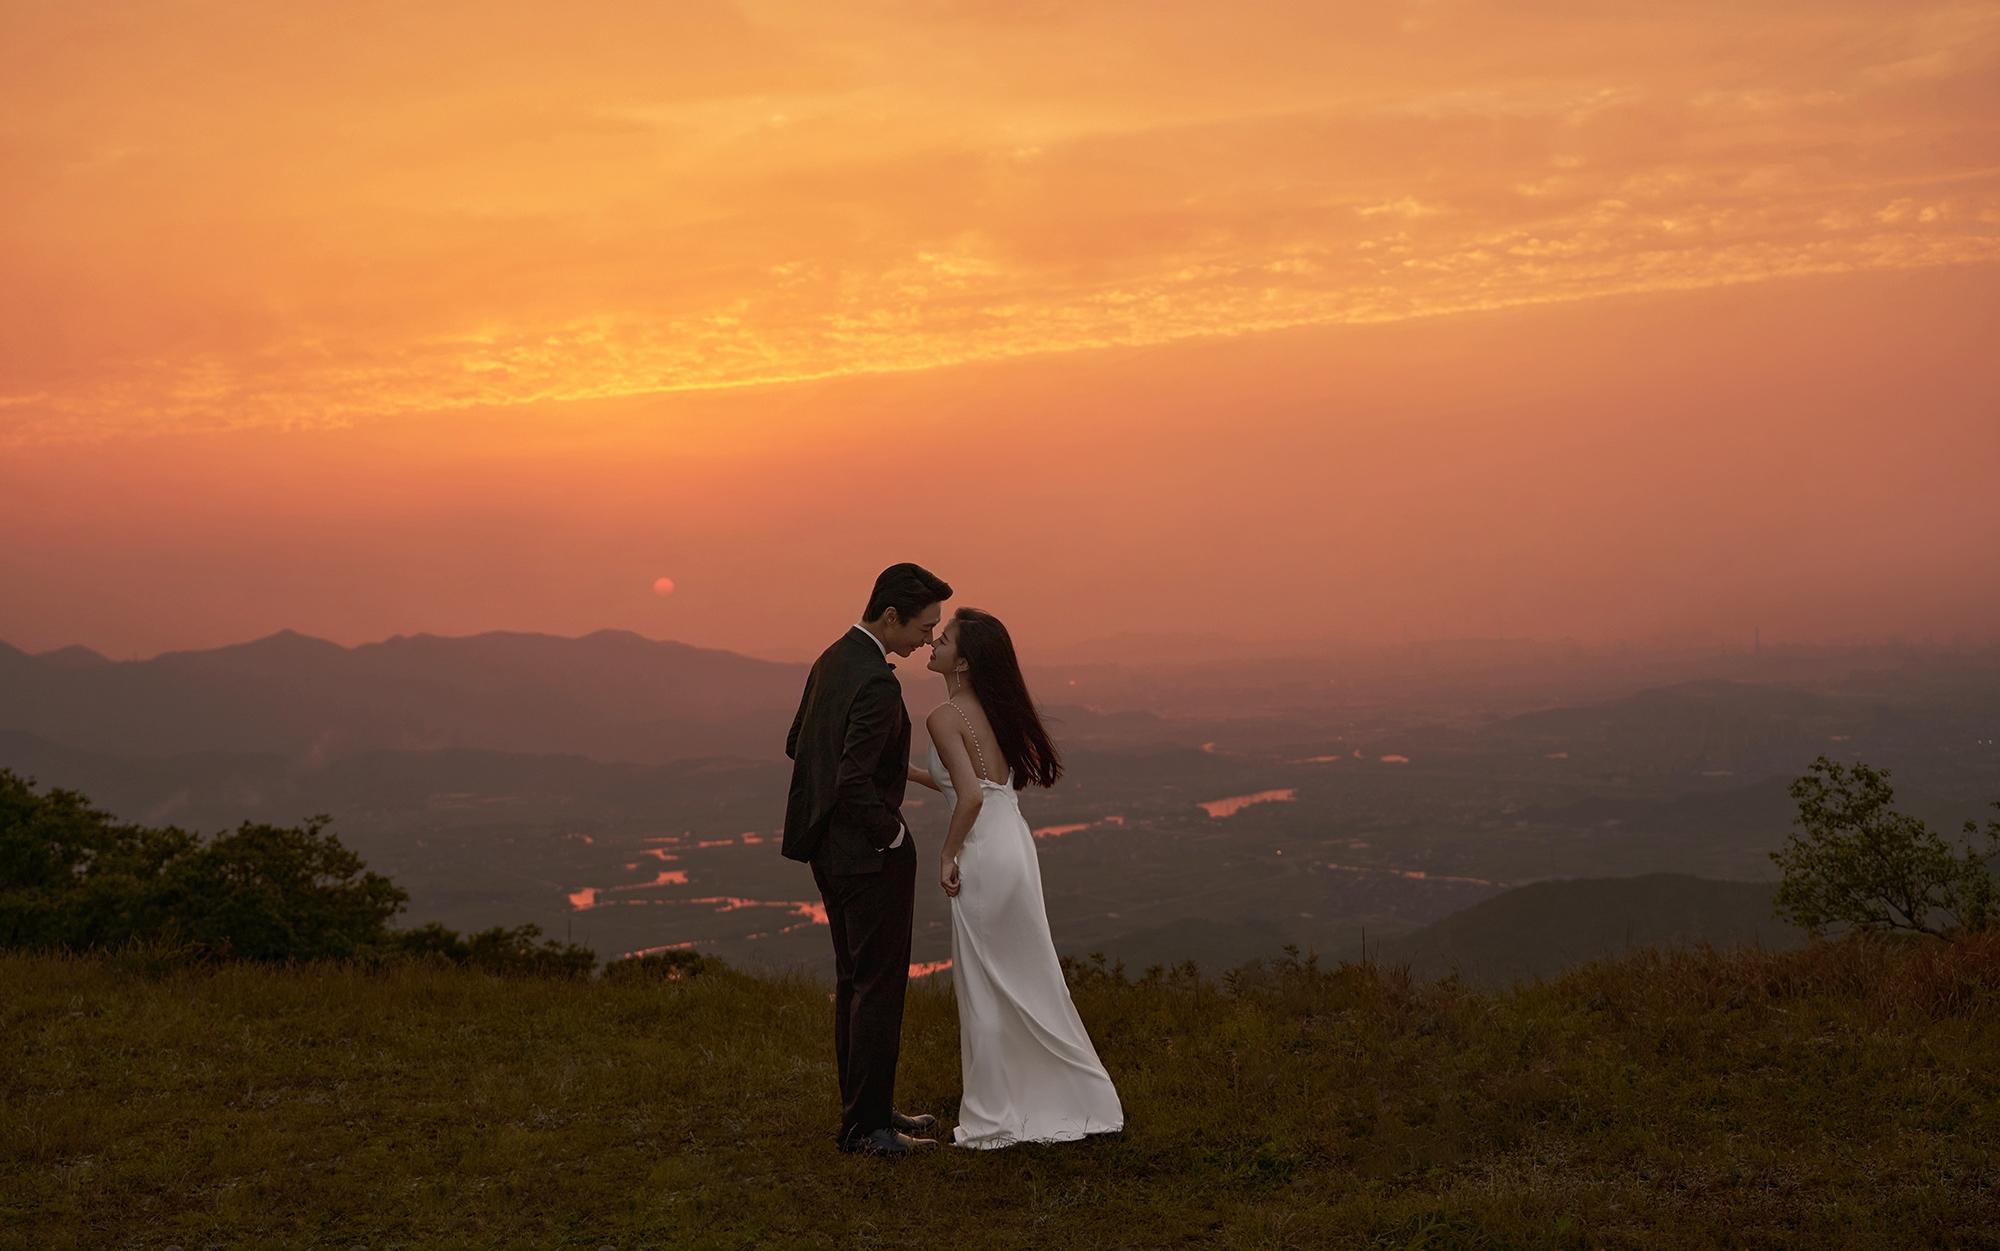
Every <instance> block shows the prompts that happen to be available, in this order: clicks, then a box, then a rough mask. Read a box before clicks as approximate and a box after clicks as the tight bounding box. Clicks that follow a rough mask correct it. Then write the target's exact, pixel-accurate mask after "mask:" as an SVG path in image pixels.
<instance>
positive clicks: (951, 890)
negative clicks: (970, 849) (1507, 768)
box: [938, 856, 958, 899]
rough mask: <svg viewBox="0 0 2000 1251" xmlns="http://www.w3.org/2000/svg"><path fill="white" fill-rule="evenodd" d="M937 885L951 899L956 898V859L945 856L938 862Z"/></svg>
mask: <svg viewBox="0 0 2000 1251" xmlns="http://www.w3.org/2000/svg"><path fill="white" fill-rule="evenodd" d="M938 885H939V886H942V887H944V893H945V894H947V895H950V896H951V897H952V898H953V899H956V898H958V861H956V860H953V859H952V858H951V857H950V856H946V857H945V858H944V859H943V860H940V861H939V862H938Z"/></svg>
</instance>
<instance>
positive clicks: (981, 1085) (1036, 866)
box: [910, 608, 1125, 1148]
mask: <svg viewBox="0 0 2000 1251" xmlns="http://www.w3.org/2000/svg"><path fill="white" fill-rule="evenodd" d="M928 667H929V668H930V669H932V670H933V671H935V672H937V673H939V674H942V675H943V677H944V679H945V685H946V688H947V689H948V691H949V692H950V695H951V698H950V699H949V700H947V701H946V702H945V703H942V704H939V705H938V706H937V708H936V709H934V710H933V711H932V712H931V714H930V717H929V719H928V720H927V721H926V723H925V724H926V725H927V727H928V728H929V730H930V735H931V752H930V762H929V763H930V767H929V768H928V769H927V770H919V769H916V768H914V767H912V769H911V770H910V780H911V781H914V782H918V783H921V784H922V785H925V786H929V787H931V788H932V789H934V790H937V791H939V792H941V793H943V795H944V796H945V798H946V799H947V800H948V801H949V802H950V805H951V810H952V811H951V826H950V829H949V831H948V832H947V833H946V836H945V842H944V851H943V857H942V860H941V862H940V864H939V872H938V884H939V885H940V886H942V887H943V888H944V892H945V894H947V895H949V896H950V897H951V957H952V963H951V977H952V985H953V987H954V989H955V990H956V991H957V994H958V1047H959V1064H960V1068H961V1070H962V1076H963V1079H964V1084H965V1093H964V1096H963V1097H962V1098H961V1099H960V1101H959V1110H958V1127H957V1128H956V1129H954V1130H953V1131H952V1139H953V1141H954V1142H955V1143H956V1144H957V1145H958V1146H961V1147H975V1148H993V1147H1007V1146H1012V1145H1013V1144H1015V1143H1017V1142H1069V1141H1073V1140H1075V1139H1079V1138H1082V1137H1084V1136H1085V1135H1086V1134H1101V1133H1109V1132H1111V1131H1114V1130H1118V1129H1122V1128H1123V1127H1124V1125H1125V1110H1124V1108H1123V1107H1122V1106H1120V1104H1119V1102H1118V1091H1117V1089H1116V1088H1114V1087H1113V1086H1112V1084H1111V1078H1110V1077H1109V1076H1108V1075H1107V1074H1106V1073H1105V1071H1104V1065H1103V1064H1102V1063H1101V1062H1100V1061H1099V1060H1098V1058H1097V1049H1096V1048H1095V1047H1093V1046H1091V1043H1090V1035H1089V1034H1088V1033H1086V1032H1085V1031H1084V1028H1083V1020H1082V1018H1080V1017H1079V1016H1078V1015H1077V1012H1076V1005H1075V1004H1074V1003H1073V1002H1071V1000H1070V996H1069V986H1068V985H1067V984H1066V983H1065V982H1064V981H1063V975H1062V966H1061V965H1060V963H1059V962H1058V960H1057V957H1056V948H1055V943H1054V941H1053V940H1052V939H1051V938H1050V937H1049V917H1048V912H1047V910H1046V909H1045V908H1044V906H1043V904H1042V873H1041V864H1040V862H1039V861H1038V860H1037V859H1036V855H1035V839H1034V836H1033V835H1032V834H1031V833H1030V832H1029V829H1028V822H1027V819H1026V818H1025V817H1023V816H1022V815H1021V804H1020V798H1019V795H1020V789H1021V788H1022V787H1024V786H1026V785H1027V784H1028V783H1029V782H1034V783H1036V784H1038V785H1041V786H1050V785H1053V784H1054V782H1055V781H1056V779H1057V778H1059V777H1060V776H1062V762H1061V759H1060V758H1059V757H1058V756H1057V754H1056V750H1055V745H1054V744H1053V743H1051V742H1050V741H1049V736H1048V732H1047V731H1046V730H1044V729H1043V728H1042V723H1041V718H1040V717H1039V716H1037V715H1036V712H1035V706H1034V702H1033V700H1032V699H1030V698H1029V695H1028V688H1027V684H1026V683H1025V682H1024V681H1023V680H1022V678H1021V668H1020V664H1019V662H1018V661H1017V660H1016V658H1015V655H1014V644H1013V641H1012V640H1011V639H1010V638H1009V637H1008V634H1007V630H1006V627H1004V626H1002V625H1001V624H1000V622H999V621H998V620H997V619H996V618H994V617H993V616H992V615H991V614H990V613H984V612H981V611H979V610H978V609H976V608H961V609H959V610H958V612H957V613H956V614H954V615H953V617H952V619H951V620H950V621H949V622H947V623H946V624H945V627H944V629H943V631H942V632H941V633H940V634H939V635H938V637H937V640H936V642H934V643H933V644H932V645H931V658H930V663H929V666H928Z"/></svg>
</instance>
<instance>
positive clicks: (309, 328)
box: [0, 3, 2000, 443]
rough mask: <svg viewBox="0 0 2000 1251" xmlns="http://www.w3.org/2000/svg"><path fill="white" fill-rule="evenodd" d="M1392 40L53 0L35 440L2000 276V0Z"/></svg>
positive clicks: (32, 19)
mask: <svg viewBox="0 0 2000 1251" xmlns="http://www.w3.org/2000/svg"><path fill="white" fill-rule="evenodd" d="M1381 9H1382V12H1380V13H1374V12H1372V11H1367V12H1361V13H1358V14H1357V13H1355V12H1352V11H1346V10H1343V11H1342V12H1340V13H1338V14H1336V13H1333V12H1332V10H1331V9H1322V8H1320V7H1319V6H1282V5H1273V6H1268V7H1252V8H1249V9H1246V10H1244V11H1243V12H1242V13H1241V14H1239V15H1237V16H1235V17H1233V18H1232V20H1230V21H1228V22H1222V23H1218V22H1216V21H1214V20H1213V9H1212V6H1206V5H1192V4H1190V5H1180V4H1158V5H1155V4H1147V5H1120V4H1110V5H1104V6H1088V7H1073V6H1050V7H1045V8H1043V9H1039V10H1035V11H1032V12H1020V11H1010V12H1009V13H1007V14H1005V15H1002V16H1004V20H1001V17H996V16H995V15H994V14H992V13H991V12H989V11H987V9H986V6H957V5H929V4H916V5H884V6H863V7H860V8H855V9H848V8H846V7H845V6H843V7H842V8H841V10H840V13H839V14H838V15H835V14H833V13H832V12H830V11H828V10H826V9H824V8H816V7H813V6H805V5H787V4H760V5H757V6H754V7H745V8H740V9H739V8H736V7H733V6H727V5H692V6H667V7H665V8H662V7H660V6H650V5H640V4H636V3H634V4H630V5H624V6H620V5H607V6H593V7H592V8H591V9H590V10H589V11H588V12H587V13H586V14H583V15H581V16H575V15H572V16H569V17H565V18H563V19H562V20H560V21H558V20H556V19H553V18H549V17H546V16H542V15H539V14H538V11H535V10H532V9H529V10H520V11H517V12H514V13H512V14H511V15H506V16H503V17H500V18H497V19H495V20H493V21H486V20H484V19H482V20H480V21H476V22H475V21H471V20H469V19H468V17H467V15H466V13H464V12H458V11H454V10H451V9H448V8H435V9H434V8H431V7H429V6H426V7H425V8H424V9H422V10H410V9H407V8H403V7H400V6H397V7H389V8H383V9H380V10H371V11H370V12H369V13H368V14H366V15H362V16H359V17H356V16H355V15H353V14H352V13H350V11H349V10H346V9H342V10H339V11H338V12H336V11H335V10H334V9H332V8H320V7H312V6H285V7H283V8H281V9H270V8H268V7H256V6H244V7H243V8H242V9H241V11H240V12H232V13H222V12H220V11H218V10H216V9H214V8H207V7H205V8H194V9H181V8H176V7H174V6H169V5H161V6H158V7H157V8H154V7H149V8H147V9H145V10H142V11H139V12H136V13H134V14H131V15H128V16H127V17H126V18H123V19H121V22H122V23H123V24H122V25H120V24H113V25H112V26H111V27H109V28H107V29H104V30H101V31H99V32H97V35H98V37H94V38H92V39H88V40H84V39H80V38H78V35H77V31H75V30H74V29H70V27H71V26H72V25H73V24H74V23H75V22H78V21H81V20H83V19H82V18H80V17H78V16H77V15H76V12H75V11H71V10H61V9H35V10H32V11H31V10H24V9H16V10H12V11H10V12H9V14H8V15H7V16H6V17H5V18H4V19H0V20H4V22H5V23H6V26H5V31H4V33H5V35H6V36H7V38H8V41H9V43H10V44H11V45H12V46H19V47H23V48H28V49H31V50H33V52H34V53H35V55H33V56H31V57H27V58H25V61H26V62H28V63H29V68H28V70H27V72H26V73H24V74H23V75H21V76H18V77H16V78H15V79H13V80H12V81H10V83H9V84H8V85H6V86H4V87H0V104H5V105H6V106H7V107H8V116H9V117H10V119H17V120H13V121H10V130H9V131H8V133H6V134H5V135H0V168H4V170H5V172H6V173H7V174H8V176H9V179H10V182H11V183H12V184H13V185H16V186H19V187H25V188H28V191H27V193H25V194H22V195H19V196H15V197H10V199H9V200H8V202H7V203H6V204H5V205H4V206H0V240H3V241H0V281H4V282H5V283H6V284H7V285H8V287H9V289H10V291H12V292H15V293H17V297H18V298H16V299H13V300H10V301H9V302H8V306H7V308H6V309H5V310H0V369H4V371H5V376H6V378H7V380H8V381H7V384H6V387H5V391H6V392H7V394H8V396H9V397H11V400H10V402H8V403H5V404H4V405H0V441H13V442H17V443H18V442H31V441H40V440H47V439H67V438H77V437H115V436H119V435H123V434H126V433H132V432H139V431H173V430H204V429H208V430H212V429H226V428H233V427H237V426H273V427H297V426H339V425H345V424H351V423H356V422H366V421H385V420H386V421H394V420H399V419H405V418H414V417H419V416H421V415H424V414H430V413H438V412H452V411H462V410H467V409H474V408H481V409H483V408H493V407H509V406H515V407H518V406H526V405H534V404H539V403H543V402H545V401H549V400H563V399H591V398H604V397H615V396H630V395H644V394H650V393H671V392H680V391H690V390H703V389H727V388H736V387H743V386H757V385H766V384H771V383H778V382H788V381H797V380H801V379H818V378H830V377H845V376H852V375H863V374H875V373H884V374H886V373H897V372H908V371H920V370H926V369H934V368H940V367H948V366H952V365H958V364H964V363H968V362H977V361H986V360H995V359H1007V358H1014V357H1026V356H1036V355H1042V354H1050V353H1070V352H1077V351H1087V350H1091V349H1096V348H1105V347H1121V346H1134V345H1151V344H1162V343H1172V342H1176V341H1182V340H1196V339H1206V338H1214V337H1229V336H1241V335H1253V334H1259V333H1263V332H1267V331H1270V330H1273V329H1278V328H1283V327H1290V326H1301V325H1326V324H1341V323H1367V322H1376V321H1384V320H1393V319H1398V318H1412V317H1428V316H1437V315H1443V314H1450V313H1454V312H1464V311H1471V310H1486V309H1499V308H1508V307H1516V306H1524V305H1534V304H1542V303H1548V302H1552V301H1566V300H1581V299H1591V298H1597V297H1602V296H1607V295H1622V294H1634V293H1645V292H1649V291H1666V290H1682V289H1688V288H1693V287H1702V286H1720V285H1729V284H1738V283H1745V282H1756V281H1765V280H1771V279H1777V278H1784V277H1791V276H1797V275H1801V274H1815V273H1822V274H1823V273H1846V272H1858V271H1869V270H1902V269H1917V268H1929V267H1939V266H1962V265H1977V264H1985V263H1990V262H1992V261H1994V260H1996V259H2000V229H1996V218H2000V173H1996V170H1995V169H1994V167H1993V165H1992V162H1991V143H1990V129H1989V127H1988V124H1987V122H1986V121H1985V118H1986V117H1987V116H1990V113H1991V107H1990V106H1993V105H1995V104H2000V100H1995V99H1994V97H1995V94H1996V88H1994V87H1993V86H1992V85H1991V84H1992V83H1994V82H1996V81H2000V74H1996V73H1995V72H1994V71H1995V70H1996V69H2000V44H1996V34H1995V32H1996V30H2000V24H1996V21H1995V14H1996V13H2000V6H1995V5H1990V4H1988V5H1962V4H1933V5H1924V4H1919V5H1912V6H1908V7H1904V8H1896V9H1888V10H1885V9H1882V8H1880V7H1879V6H1862V5H1837V4H1836V5H1804V4H1790V3H1767V4H1762V5H1750V6H1739V5H1719V4H1718V5H1714V6H1701V5H1695V6H1670V7H1667V8H1662V7H1660V6H1639V5H1632V6H1629V7H1628V8H1626V9H1625V10H1624V11H1623V12H1612V13H1610V14H1609V15H1607V11H1605V10H1601V9H1593V10H1591V11H1589V12H1584V11H1582V10H1574V9H1571V8H1570V7H1568V6H1564V5H1543V6H1533V7H1529V8H1522V7H1520V6H1502V5H1498V4H1472V3H1468V4H1432V5H1426V6H1422V7H1421V9H1413V10H1404V9H1400V8H1398V7H1396V6H1381ZM482 12H483V10H482ZM1413 16H1414V17H1418V18H1421V21H1420V22H1419V23H1418V26H1417V27H1416V28H1406V19H1408V18H1411V17H1413ZM836 18H837V20H836ZM350 19H353V20H350ZM1885 50H1887V51H1885Z"/></svg>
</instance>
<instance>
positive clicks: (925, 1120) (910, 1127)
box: [889, 1112, 937, 1134]
mask: <svg viewBox="0 0 2000 1251" xmlns="http://www.w3.org/2000/svg"><path fill="white" fill-rule="evenodd" d="M889 1128H890V1129H893V1130H895V1131H897V1132H898V1133H903V1134H934V1133H936V1132H937V1118H936V1117H934V1116H932V1115H931V1114H930V1113H928V1112H924V1113H920V1114H918V1115H916V1116H904V1115H903V1114H902V1113H901V1112H891V1113H889Z"/></svg>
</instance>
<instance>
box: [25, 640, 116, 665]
mask: <svg viewBox="0 0 2000 1251" xmlns="http://www.w3.org/2000/svg"><path fill="white" fill-rule="evenodd" d="M35 659H36V660H39V661H41V662H42V663H43V664H45V665H63V666H65V667H67V668H71V669H91V668H95V667H96V666H98V665H108V664H110V663H111V661H110V660H109V659H108V658H106V657H105V656H104V654H103V653H101V652H94V651H92V650H90V649H89V648H88V647H84V646H83V645H81V644H78V643H72V644H70V645H69V646H68V647H58V648H56V649H55V650H54V651H52V652H38V653H37V654H36V655H35Z"/></svg>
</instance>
